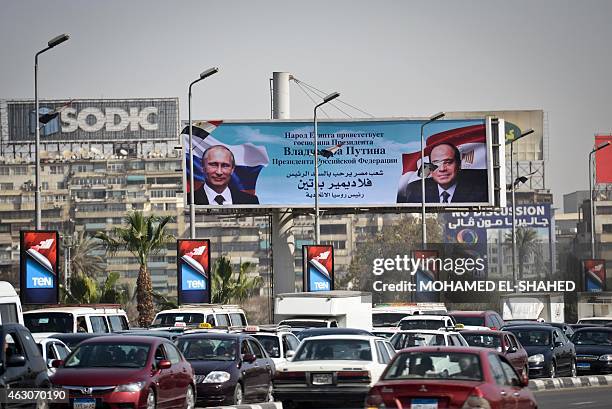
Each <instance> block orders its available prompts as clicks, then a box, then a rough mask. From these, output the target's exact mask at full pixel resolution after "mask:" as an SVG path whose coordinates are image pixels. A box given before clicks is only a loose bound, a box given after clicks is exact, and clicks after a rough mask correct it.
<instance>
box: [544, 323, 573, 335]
mask: <svg viewBox="0 0 612 409" xmlns="http://www.w3.org/2000/svg"><path fill="white" fill-rule="evenodd" d="M547 324H548V325H552V326H553V327H557V328H559V329H560V330H561V331H563V333H564V334H565V336H566V337H567V338H569V339H572V335H574V328H572V327H571V326H570V325H569V324H566V323H563V322H548V323H547Z"/></svg>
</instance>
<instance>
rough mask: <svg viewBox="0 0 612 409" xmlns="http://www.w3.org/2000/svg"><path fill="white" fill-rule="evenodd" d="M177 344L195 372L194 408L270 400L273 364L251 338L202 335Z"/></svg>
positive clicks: (184, 337)
mask: <svg viewBox="0 0 612 409" xmlns="http://www.w3.org/2000/svg"><path fill="white" fill-rule="evenodd" d="M177 345H178V348H179V350H180V351H181V352H182V353H183V355H184V356H185V358H186V359H187V360H188V361H189V363H190V364H191V366H192V367H193V371H194V372H195V378H196V389H197V393H196V396H197V400H198V406H222V405H240V404H242V403H244V402H245V401H251V402H261V401H271V400H272V378H273V377H274V374H275V372H276V369H275V367H274V362H273V361H272V359H271V358H270V357H269V356H268V354H267V352H266V351H265V350H264V348H263V347H262V346H261V344H260V343H259V341H257V340H256V339H255V338H253V337H252V336H250V335H248V334H244V333H229V334H226V333H215V332H202V333H194V334H188V335H183V336H181V337H180V338H179V339H178V344H177Z"/></svg>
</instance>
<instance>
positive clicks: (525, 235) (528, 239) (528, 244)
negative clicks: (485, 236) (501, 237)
mask: <svg viewBox="0 0 612 409" xmlns="http://www.w3.org/2000/svg"><path fill="white" fill-rule="evenodd" d="M506 242H509V243H512V233H511V232H510V233H507V234H506ZM537 247H538V233H537V232H536V231H535V230H534V229H530V228H527V227H519V228H517V229H516V252H517V255H518V268H519V274H518V279H519V280H520V279H522V278H523V271H524V269H525V262H526V261H527V259H528V258H529V257H530V256H531V255H532V254H534V253H535V252H536V250H537Z"/></svg>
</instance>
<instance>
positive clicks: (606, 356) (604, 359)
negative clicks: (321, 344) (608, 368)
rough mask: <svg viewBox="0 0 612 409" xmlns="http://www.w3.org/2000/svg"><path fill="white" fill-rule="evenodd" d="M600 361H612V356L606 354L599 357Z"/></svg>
mask: <svg viewBox="0 0 612 409" xmlns="http://www.w3.org/2000/svg"><path fill="white" fill-rule="evenodd" d="M599 360H600V361H608V362H610V361H612V354H606V355H602V356H600V357H599Z"/></svg>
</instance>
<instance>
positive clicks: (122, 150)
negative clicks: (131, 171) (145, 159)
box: [119, 149, 128, 156]
mask: <svg viewBox="0 0 612 409" xmlns="http://www.w3.org/2000/svg"><path fill="white" fill-rule="evenodd" d="M119 153H120V154H121V155H123V156H127V154H128V151H126V150H125V149H119Z"/></svg>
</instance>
